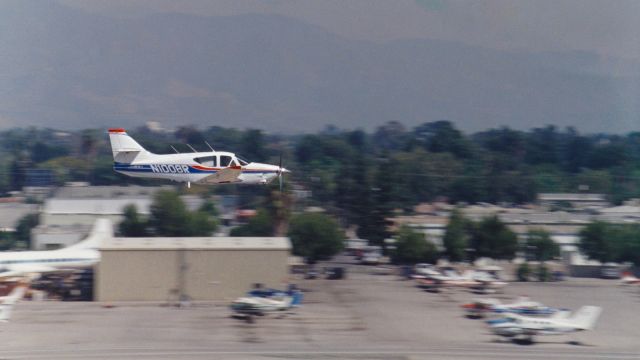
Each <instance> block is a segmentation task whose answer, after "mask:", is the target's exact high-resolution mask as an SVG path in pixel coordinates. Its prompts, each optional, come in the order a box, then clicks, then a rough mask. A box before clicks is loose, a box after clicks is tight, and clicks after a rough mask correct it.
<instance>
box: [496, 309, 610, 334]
mask: <svg viewBox="0 0 640 360" xmlns="http://www.w3.org/2000/svg"><path fill="white" fill-rule="evenodd" d="M601 312H602V308H601V307H598V306H583V307H581V308H580V309H578V310H577V311H576V312H574V313H573V314H571V315H568V313H567V312H564V311H561V312H559V313H558V314H557V315H555V316H552V317H549V318H538V317H528V316H522V315H516V314H509V315H507V316H505V317H504V318H502V319H497V320H489V321H487V323H488V324H489V327H490V329H491V331H492V332H493V333H494V334H496V335H498V336H502V337H505V338H511V339H513V340H524V341H527V342H533V337H534V336H537V335H563V334H569V333H574V332H579V331H586V330H592V329H593V327H594V326H595V323H596V321H597V320H598V317H599V316H600V313H601Z"/></svg>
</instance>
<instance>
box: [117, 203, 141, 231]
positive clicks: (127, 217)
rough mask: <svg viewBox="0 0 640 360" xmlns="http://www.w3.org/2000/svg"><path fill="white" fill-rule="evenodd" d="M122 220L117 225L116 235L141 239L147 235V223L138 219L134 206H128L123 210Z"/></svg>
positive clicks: (138, 215)
mask: <svg viewBox="0 0 640 360" xmlns="http://www.w3.org/2000/svg"><path fill="white" fill-rule="evenodd" d="M123 216H124V219H123V220H122V222H121V223H120V224H119V225H118V233H119V234H120V235H121V236H126V237H143V236H147V235H148V231H147V225H148V224H147V221H146V220H145V219H143V218H141V217H140V214H139V213H138V209H137V208H136V206H135V205H133V204H129V205H127V206H125V208H124V214H123Z"/></svg>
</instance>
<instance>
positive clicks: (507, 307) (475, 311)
mask: <svg viewBox="0 0 640 360" xmlns="http://www.w3.org/2000/svg"><path fill="white" fill-rule="evenodd" d="M461 306H462V308H463V309H465V311H466V313H467V317H469V318H482V317H485V316H486V315H488V314H507V313H510V314H519V315H527V316H541V317H544V316H551V315H553V314H555V313H557V312H558V311H560V309H556V308H552V307H548V306H544V305H542V304H541V303H539V302H537V301H531V300H530V299H529V298H528V297H526V296H521V297H519V298H518V299H516V301H514V302H512V303H510V304H503V303H502V302H501V301H500V300H498V299H474V300H473V301H472V302H470V303H467V304H464V305H461Z"/></svg>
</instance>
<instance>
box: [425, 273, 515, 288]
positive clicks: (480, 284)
mask: <svg viewBox="0 0 640 360" xmlns="http://www.w3.org/2000/svg"><path fill="white" fill-rule="evenodd" d="M414 279H415V280H416V281H417V283H418V286H419V287H422V288H424V289H427V290H432V291H439V290H440V289H441V288H444V287H462V288H468V289H471V290H473V291H476V292H481V293H489V292H496V291H497V290H499V289H502V288H504V287H505V286H507V283H506V282H504V281H500V280H498V279H496V278H494V277H493V276H491V275H489V274H488V273H486V272H484V271H474V270H467V271H465V272H464V273H462V274H458V273H457V272H455V271H445V272H444V273H436V274H434V273H433V270H427V271H422V274H419V275H417V276H414Z"/></svg>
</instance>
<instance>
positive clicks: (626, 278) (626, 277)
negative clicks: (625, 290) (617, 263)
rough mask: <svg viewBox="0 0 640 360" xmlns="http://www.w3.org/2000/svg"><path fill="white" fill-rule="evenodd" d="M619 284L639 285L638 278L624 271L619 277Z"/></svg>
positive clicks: (639, 280)
mask: <svg viewBox="0 0 640 360" xmlns="http://www.w3.org/2000/svg"><path fill="white" fill-rule="evenodd" d="M619 284H620V285H640V279H639V278H637V277H636V276H634V275H633V274H632V273H631V272H628V271H626V272H624V273H623V274H622V278H621V279H620V283H619Z"/></svg>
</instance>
